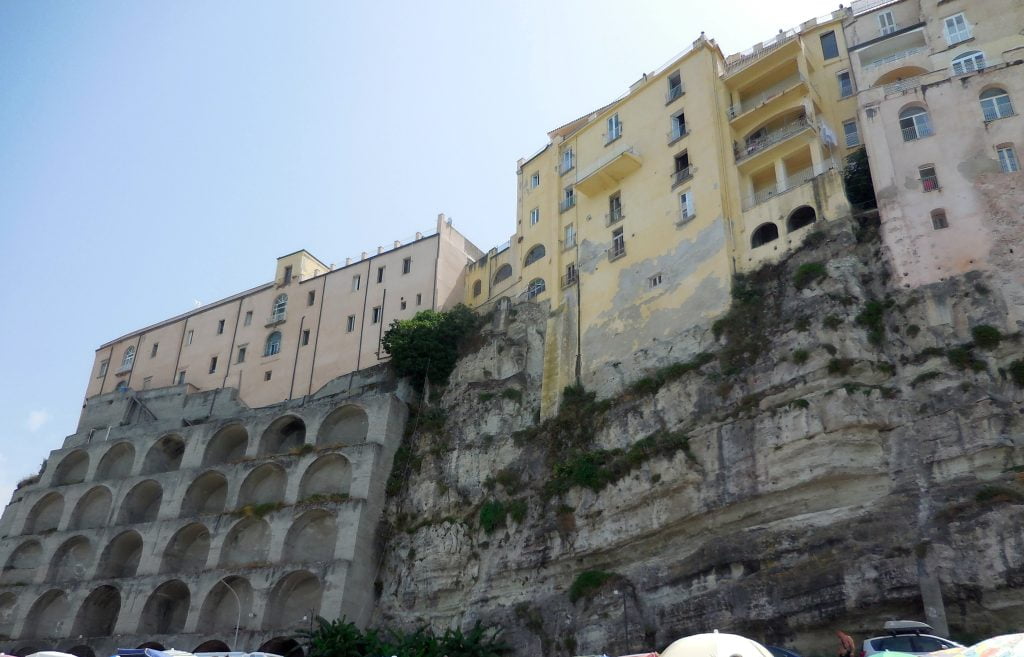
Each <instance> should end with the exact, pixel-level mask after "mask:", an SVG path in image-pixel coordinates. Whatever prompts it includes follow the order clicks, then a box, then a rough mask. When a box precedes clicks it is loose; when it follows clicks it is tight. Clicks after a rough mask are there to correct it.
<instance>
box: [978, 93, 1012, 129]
mask: <svg viewBox="0 0 1024 657" xmlns="http://www.w3.org/2000/svg"><path fill="white" fill-rule="evenodd" d="M978 99H979V100H980V101H981V113H982V114H983V115H984V116H985V120H986V121H995V120H996V119H1005V118H1006V117H1008V116H1013V103H1011V102H1010V96H1009V94H1007V93H1006V90H1005V89H1000V88H998V87H996V88H994V89H988V90H986V91H983V92H982V93H981V95H980V96H979V97H978Z"/></svg>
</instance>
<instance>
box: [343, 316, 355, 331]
mask: <svg viewBox="0 0 1024 657" xmlns="http://www.w3.org/2000/svg"><path fill="white" fill-rule="evenodd" d="M354 330H356V316H355V315H349V316H348V317H347V318H346V319H345V332H346V333H351V332H352V331H354Z"/></svg>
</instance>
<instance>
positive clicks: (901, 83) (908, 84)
mask: <svg viewBox="0 0 1024 657" xmlns="http://www.w3.org/2000/svg"><path fill="white" fill-rule="evenodd" d="M922 77H924V76H921V75H915V76H914V77H912V78H907V79H905V80H897V81H896V82H890V83H889V84H887V85H885V86H884V87H882V90H883V92H884V93H885V95H886V96H895V95H896V94H902V93H906V92H908V91H912V90H914V89H917V88H918V87H920V86H921V78H922Z"/></svg>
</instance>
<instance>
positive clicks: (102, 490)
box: [68, 486, 113, 529]
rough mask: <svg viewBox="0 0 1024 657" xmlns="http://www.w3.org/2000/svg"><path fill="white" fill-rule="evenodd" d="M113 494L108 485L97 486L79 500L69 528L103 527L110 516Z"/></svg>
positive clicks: (72, 513)
mask: <svg viewBox="0 0 1024 657" xmlns="http://www.w3.org/2000/svg"><path fill="white" fill-rule="evenodd" d="M112 501H113V495H111V493H110V489H109V488H107V487H106V486H96V487H95V488H90V489H89V491H88V492H87V493H86V494H85V495H83V496H82V497H81V499H79V500H78V504H76V505H75V509H74V511H72V512H71V521H70V522H69V523H68V529H92V528H93V527H103V526H104V525H106V524H107V521H108V520H109V517H110V504H111V502H112Z"/></svg>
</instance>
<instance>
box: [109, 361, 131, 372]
mask: <svg viewBox="0 0 1024 657" xmlns="http://www.w3.org/2000/svg"><path fill="white" fill-rule="evenodd" d="M134 365H135V361H132V362H130V363H128V364H127V365H122V366H120V367H118V368H117V369H116V370H115V371H114V374H124V373H125V372H131V371H132V367H134Z"/></svg>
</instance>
